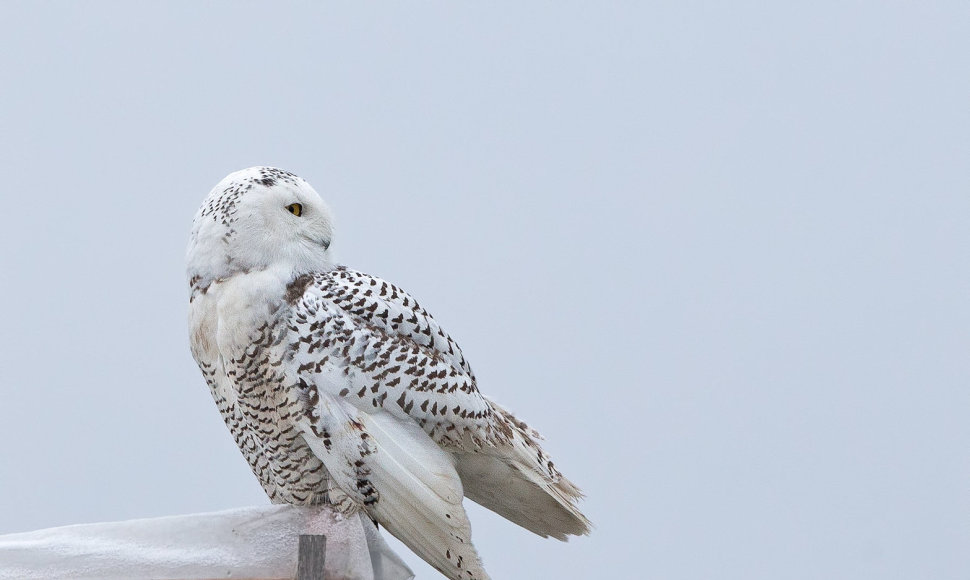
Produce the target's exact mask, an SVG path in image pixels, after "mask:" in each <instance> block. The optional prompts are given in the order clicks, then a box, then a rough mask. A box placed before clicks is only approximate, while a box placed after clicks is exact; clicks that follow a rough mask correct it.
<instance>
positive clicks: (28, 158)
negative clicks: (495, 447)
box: [0, 2, 970, 580]
mask: <svg viewBox="0 0 970 580" xmlns="http://www.w3.org/2000/svg"><path fill="white" fill-rule="evenodd" d="M0 21H2V22H4V33H3V35H2V38H0V73H2V80H0V83H2V85H0V86H2V90H0V169H2V175H3V180H2V185H0V195H2V201H3V204H2V207H3V208H4V219H3V223H4V225H3V227H2V228H0V264H2V267H3V271H4V272H5V274H4V276H3V284H2V286H0V298H2V301H0V303H2V304H4V305H5V310H4V317H3V326H2V331H0V440H2V441H4V442H5V443H4V444H3V445H2V446H0V533H5V532H14V531H23V530H30V529H35V528H41V527H48V526H55V525H62V524H70V523H82V522H93V521H106V520H120V519H126V518H133V517H148V516H159V515H166V514H178V513H191V512H197V511H207V510H216V509H222V508H227V507H232V506H241V505H251V504H260V503H264V502H266V500H265V498H264V496H263V494H262V491H261V490H260V488H259V486H258V485H257V483H256V480H255V478H254V477H253V476H252V474H251V473H250V472H249V469H248V467H247V466H246V464H245V462H244V461H243V459H242V457H241V455H240V454H239V452H238V451H237V450H236V448H235V445H234V443H233V442H232V440H231V439H230V437H229V434H228V431H227V429H226V428H225V426H224V425H223V424H222V422H221V420H220V418H219V415H218V413H217V411H216V408H215V405H214V404H213V402H212V400H211V398H210V396H209V394H208V391H207V389H206V387H205V385H204V383H203V381H202V378H201V376H200V374H199V372H198V370H197V369H196V367H195V365H194V363H193V362H192V360H191V357H190V355H189V351H188V340H187V336H186V334H187V332H186V322H185V314H186V307H187V290H186V283H185V280H184V274H183V255H184V248H185V244H186V241H187V235H188V230H189V226H190V222H191V219H192V215H193V213H194V212H195V210H196V208H197V207H198V205H199V204H200V203H201V201H202V199H203V198H204V197H205V195H206V193H207V192H208V190H209V189H210V188H211V187H212V186H213V185H214V184H215V183H216V182H217V181H218V180H219V179H221V178H222V177H223V176H224V175H225V174H227V173H229V172H230V171H233V170H236V169H240V168H243V167H247V166H250V165H256V164H271V165H276V166H279V167H283V168H286V169H289V170H291V171H294V172H296V173H298V174H300V175H302V176H304V177H306V178H307V179H308V180H309V181H310V182H311V183H312V184H313V185H314V186H315V188H316V189H317V190H318V191H319V192H320V193H321V195H322V196H323V197H324V198H325V199H327V200H328V202H329V203H330V204H331V206H332V207H333V208H334V211H335V213H336V216H337V220H338V221H337V227H338V230H337V237H336V238H335V242H334V247H335V248H336V249H337V251H338V253H339V256H340V258H341V260H342V261H343V262H344V263H346V264H348V265H351V266H353V267H355V268H358V269H362V270H365V271H368V272H371V273H374V274H378V275H380V276H383V277H385V278H387V279H389V280H391V281H394V282H395V283H397V284H399V285H401V286H403V287H405V288H407V289H408V290H409V291H411V292H412V293H413V294H415V295H416V296H417V297H418V298H419V300H421V302H422V304H423V305H424V306H426V307H427V308H428V309H429V310H431V311H432V312H433V313H434V314H435V316H436V318H438V320H439V321H440V322H441V323H442V324H443V325H444V326H445V328H447V329H448V330H449V332H450V333H451V334H452V335H453V336H455V337H456V338H457V339H458V340H459V342H460V343H461V344H462V346H463V348H464V350H465V352H466V354H467V355H468V356H469V358H470V360H471V362H472V365H473V366H474V368H475V370H476V373H477V374H478V376H479V379H480V386H481V389H482V390H483V391H484V392H486V393H488V394H490V395H491V396H493V397H494V398H495V399H496V400H498V401H500V402H502V403H503V404H505V405H506V406H508V407H509V408H511V409H513V410H514V411H516V412H517V413H519V414H520V415H521V416H522V417H523V418H525V419H526V420H528V421H529V422H530V423H532V424H534V425H535V426H536V427H538V428H539V429H540V430H541V431H542V432H543V433H544V434H545V435H546V437H547V438H548V449H549V451H550V452H552V454H553V456H554V457H555V458H556V463H557V465H558V466H560V467H561V468H562V469H563V470H564V471H565V472H566V473H567V474H568V475H569V477H570V478H572V479H573V480H574V481H575V482H577V483H578V484H579V485H580V486H582V487H583V488H584V489H585V490H586V491H587V493H588V495H589V498H588V500H587V501H586V503H585V504H584V505H585V510H586V511H587V512H588V514H589V516H590V518H591V519H592V520H593V521H594V523H595V524H596V529H595V531H594V533H593V535H592V536H590V537H589V538H581V539H578V540H573V541H572V542H570V543H568V544H560V543H557V542H554V541H548V540H542V539H540V538H538V537H535V536H533V535H531V534H530V533H528V532H525V531H523V530H521V529H518V528H516V527H515V526H514V525H513V524H510V523H508V522H505V521H504V520H502V519H501V518H499V517H498V516H495V515H492V514H490V513H487V512H485V511H484V510H482V509H479V508H477V507H474V506H473V507H471V508H469V509H470V512H471V517H472V524H473V528H474V538H475V543H476V545H477V546H478V548H479V550H480V551H481V553H482V556H483V558H484V560H485V563H486V567H487V569H488V570H489V571H490V573H491V574H492V575H493V576H494V577H495V578H565V579H587V578H646V579H656V580H706V579H714V578H716V579H738V580H742V579H744V580H751V579H766V580H768V579H771V580H774V579H777V578H786V579H794V580H798V579H820V580H821V579H825V580H829V579H837V578H846V579H859V578H880V579H894V578H900V579H903V578H905V579H911V578H912V579H916V578H932V579H934V580H945V579H951V578H952V579H958V578H959V579H965V578H967V577H968V574H970V550H968V549H967V548H968V546H970V487H968V484H970V455H968V452H970V421H968V411H970V356H968V347H970V307H968V297H970V263H968V262H970V259H968V248H970V227H968V226H970V223H968V222H970V163H968V160H970V57H968V55H970V34H968V30H970V6H968V4H967V3H966V2H949V3H947V2H933V3H913V2H911V3H903V2H854V3H845V2H813V3H804V4H803V5H802V6H793V5H791V4H790V3H785V4H784V6H782V5H780V4H779V5H776V4H771V3H767V4H766V3H763V2H731V3H698V2H669V3H664V4H651V5H647V4H646V3H619V2H617V3H582V4H581V3H576V2H565V3H564V2H555V3H553V2H542V3H539V2H537V3H531V4H528V5H523V3H511V2H508V3H488V4H487V5H483V4H480V3H476V4H457V3H446V2H431V3H408V4H403V3H396V4H370V5H368V7H367V8H362V7H358V5H357V4H354V3H341V4H339V5H338V4H331V5H328V6H326V7H319V6H315V5H311V3H306V2H304V3H296V2H294V3H273V4H270V3H264V4H257V3H254V2H248V3H217V2H212V3H204V4H199V3H196V2H181V3H175V2H171V3H163V4H161V3H160V4H158V5H146V4H145V3H137V5H136V3H120V2H118V3H66V2H65V3H61V4H54V3H27V2H18V3H14V2H7V3H3V4H2V5H0ZM395 546H396V547H397V549H398V550H399V552H400V553H401V554H402V555H404V557H405V558H406V559H407V561H408V563H409V564H410V565H411V566H412V567H413V569H414V570H415V571H416V572H417V573H418V576H419V578H437V577H438V576H436V573H435V572H433V571H432V570H431V569H430V568H429V567H428V566H426V565H424V564H423V563H422V562H421V561H420V560H419V559H418V558H417V557H415V556H413V555H412V554H410V552H408V551H407V549H406V548H404V547H403V546H401V545H400V544H395Z"/></svg>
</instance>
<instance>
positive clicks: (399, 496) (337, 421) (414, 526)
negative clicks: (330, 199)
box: [283, 271, 492, 580]
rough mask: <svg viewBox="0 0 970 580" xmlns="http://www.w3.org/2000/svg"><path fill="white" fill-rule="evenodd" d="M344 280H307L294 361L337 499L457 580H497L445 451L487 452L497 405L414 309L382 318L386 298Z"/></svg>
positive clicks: (290, 355) (292, 335)
mask: <svg viewBox="0 0 970 580" xmlns="http://www.w3.org/2000/svg"><path fill="white" fill-rule="evenodd" d="M341 273H342V272H341V271H337V272H331V273H326V274H317V275H315V276H313V277H309V278H305V279H302V280H300V279H298V280H297V281H296V282H295V283H294V285H293V286H292V292H291V293H290V294H289V299H290V313H289V315H288V318H287V322H286V324H287V325H288V328H287V338H286V339H284V340H285V341H286V343H285V347H286V353H287V354H286V356H285V357H284V359H283V360H284V364H285V365H287V367H288V369H289V371H288V373H287V374H288V375H291V376H295V377H297V378H296V383H297V384H298V387H297V388H298V389H299V391H300V397H299V398H300V399H301V400H302V401H303V412H302V416H301V417H300V419H298V421H297V426H298V428H299V429H300V431H301V432H302V435H303V438H304V439H305V440H306V441H307V443H308V444H309V446H310V448H311V450H312V451H313V453H314V455H316V456H317V457H318V458H319V459H320V460H321V461H322V462H323V463H324V465H325V466H326V468H327V471H328V472H329V475H330V485H331V496H332V497H333V498H337V499H338V500H339V498H341V496H345V497H347V498H349V499H350V500H351V502H352V504H355V505H356V506H360V507H362V508H363V509H364V510H366V511H367V513H368V514H369V515H371V517H373V518H374V519H376V520H377V521H378V522H379V523H381V524H382V525H383V526H384V527H386V528H387V529H388V531H390V532H391V533H392V534H393V535H394V536H396V537H397V538H398V539H400V540H401V541H402V542H404V543H405V544H406V545H407V546H408V547H409V548H411V549H412V550H414V552H415V553H417V554H418V555H420V556H421V557H422V558H424V559H425V560H426V561H427V562H428V563H429V564H431V565H432V566H434V567H435V568H436V569H438V570H439V571H441V572H442V573H443V574H445V575H446V576H448V577H450V578H455V579H457V578H462V579H464V580H473V579H486V578H488V576H487V574H486V573H485V571H484V569H483V568H482V565H481V561H480V559H479V557H478V554H477V552H476V551H475V548H474V547H473V546H472V543H471V526H470V524H469V522H468V518H467V515H466V514H465V510H464V508H463V507H462V497H463V495H464V490H463V488H462V482H461V479H460V478H459V475H458V473H457V471H456V468H455V460H454V457H453V455H452V453H450V452H449V451H448V450H446V449H445V448H443V447H449V448H465V447H466V446H467V447H468V448H469V449H471V448H474V447H475V446H479V447H481V446H485V445H487V439H488V428H487V425H488V416H489V415H490V414H491V412H492V411H491V409H490V407H489V405H488V402H487V401H485V400H484V398H482V396H481V394H479V393H478V390H477V388H475V386H474V379H473V378H471V376H470V374H469V373H470V369H469V370H468V371H466V370H465V368H467V363H464V365H463V359H462V358H461V354H460V351H457V346H454V347H452V348H451V351H450V352H449V351H448V350H445V351H443V352H442V351H439V350H438V349H437V348H436V347H435V345H447V344H448V340H449V339H447V338H443V337H442V336H441V335H438V334H436V333H435V331H434V330H432V331H431V334H430V335H429V334H427V333H426V332H424V329H428V328H429V327H428V326H426V325H423V322H422V320H421V319H420V315H419V313H418V312H417V311H412V312H410V313H409V314H405V310H404V309H406V308H407V306H404V305H403V299H401V300H400V301H399V302H398V303H394V302H389V303H386V304H388V306H386V307H385V308H384V309H383V310H380V311H378V310H377V309H374V308H370V306H369V305H370V304H373V303H376V302H374V300H376V298H374V291H373V290H372V294H371V295H368V296H366V298H367V300H364V301H363V302H361V299H360V298H362V297H364V293H365V291H366V290H365V289H364V288H363V287H362V286H355V285H353V283H352V282H351V283H349V284H350V285H349V287H348V286H344V285H343V284H341V283H340V282H346V280H342V279H341V278H340V274H341ZM335 278H336V279H337V280H336V281H335ZM301 286H302V287H301ZM353 289H356V291H355V290H353ZM366 289H371V288H370V285H369V282H368V283H367V288H366ZM387 292H388V294H387V295H388V296H390V295H391V293H392V291H391V289H390V288H388V290H387ZM355 295H359V296H360V297H357V296H355ZM399 298H403V297H401V296H400V295H399ZM395 307H396V308H397V309H395ZM381 313H384V315H383V316H382V315H381ZM402 316H403V318H401V317H402ZM385 319H386V323H385V322H384V320H385ZM395 320H397V322H395ZM409 321H411V322H409ZM414 321H417V322H414ZM390 325H397V328H398V329H400V330H404V329H411V330H413V329H417V328H420V329H421V330H418V331H417V334H415V335H414V336H411V335H409V334H404V333H402V334H398V333H395V332H394V331H393V330H390ZM434 328H435V329H437V327H436V326H435V327H434ZM436 336H437V342H435V339H434V337H436ZM443 348H445V349H447V347H443ZM446 406H447V408H446Z"/></svg>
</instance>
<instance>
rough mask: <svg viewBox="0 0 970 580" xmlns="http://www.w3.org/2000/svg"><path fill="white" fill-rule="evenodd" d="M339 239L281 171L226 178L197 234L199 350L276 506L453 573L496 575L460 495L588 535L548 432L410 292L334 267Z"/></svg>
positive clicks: (548, 531)
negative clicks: (331, 510) (327, 518)
mask: <svg viewBox="0 0 970 580" xmlns="http://www.w3.org/2000/svg"><path fill="white" fill-rule="evenodd" d="M332 238H333V218H332V216H331V212H330V209H329V208H328V207H327V205H326V204H324V202H323V201H322V200H321V199H320V196H319V195H317V193H316V191H314V190H313V188H312V187H310V185H309V184H308V183H307V182H306V181H305V180H303V179H302V178H300V177H297V176H296V175H293V174H292V173H289V172H287V171H283V170H280V169H275V168H270V167H253V168H250V169H244V170H242V171H238V172H236V173H232V174H230V175H229V176H227V177H226V178H225V179H223V180H222V181H221V182H220V183H219V184H218V185H216V186H215V188H214V189H213V190H212V191H211V192H210V193H209V196H208V198H206V200H205V202H203V204H202V207H201V208H199V211H198V213H196V215H195V220H194V221H193V225H192V234H191V240H190V242H189V247H188V255H187V266H188V267H187V271H188V272H187V273H188V278H189V286H190V291H191V297H190V300H189V302H190V305H189V335H190V339H191V346H192V355H193V356H194V357H195V360H196V362H197V363H198V365H199V368H200V369H201V370H202V374H203V376H204V377H205V380H206V382H207V383H208V385H209V388H210V389H211V391H212V396H213V398H214V399H215V401H216V405H217V406H218V408H219V412H220V413H222V416H223V418H224V419H225V422H226V425H227V426H228V427H229V430H230V431H231V432H232V435H233V437H234V438H235V440H236V443H237V444H238V445H239V448H240V450H241V451H242V453H243V455H244V456H245V457H246V460H247V461H248V462H249V465H250V466H251V467H252V469H253V472H254V473H255V474H256V477H257V478H259V482H260V483H261V484H262V486H263V489H264V490H265V491H266V493H267V495H269V497H270V499H271V500H272V501H273V502H275V503H289V504H299V505H313V504H331V505H333V506H335V508H336V509H338V510H340V511H341V512H343V513H347V514H349V513H354V512H357V511H360V510H363V511H364V512H365V513H366V514H367V515H369V516H370V517H371V518H372V519H373V520H375V521H376V522H378V523H379V524H381V525H383V526H384V527H385V528H387V530H388V531H390V532H391V533H392V534H393V535H394V536H396V537H397V538H398V539H400V540H401V541H402V542H404V543H405V544H406V545H407V546H408V547H409V548H411V549H412V550H414V551H415V552H416V553H417V554H418V555H419V556H421V557H422V558H423V559H424V560H426V561H427V562H428V563H429V564H431V565H432V566H434V567H435V568H436V569H438V570H439V571H441V572H442V573H443V574H444V575H446V576H448V577H449V578H453V579H459V578H461V579H463V580H473V579H478V580H482V579H486V578H488V576H487V574H486V573H485V571H484V569H483V568H482V564H481V560H480V559H479V557H478V553H477V552H476V550H475V548H474V546H472V543H471V526H470V524H469V522H468V517H467V515H466V514H465V509H464V507H463V506H462V498H463V497H468V498H469V499H471V500H472V501H475V502H477V503H479V504H481V505H483V506H485V507H486V508H488V509H490V510H492V511H494V512H496V513H498V514H499V515H501V516H503V517H505V518H506V519H508V520H510V521H512V522H514V523H516V524H518V525H520V526H522V527H524V528H526V529H528V530H530V531H532V532H535V533H536V534H538V535H540V536H542V537H549V536H551V537H553V538H556V539H559V540H565V539H566V537H567V536H568V535H580V534H587V533H589V527H590V524H589V521H588V520H587V519H586V517H585V516H584V515H583V514H582V513H581V512H580V511H579V509H578V508H577V505H576V504H577V502H578V500H579V498H580V497H581V493H580V491H579V489H577V488H576V486H574V485H573V484H572V483H570V481H569V480H568V479H566V478H565V477H563V476H562V474H561V473H559V471H558V470H557V469H556V468H555V466H554V465H553V463H552V461H551V460H550V458H549V456H548V455H547V454H546V453H545V452H544V451H543V450H542V448H541V447H540V446H539V443H538V440H539V434H538V433H537V432H536V431H534V430H532V429H530V428H529V427H528V426H527V425H526V424H525V423H523V422H522V421H520V420H518V419H516V418H515V417H514V416H513V415H512V414H511V413H509V412H508V411H506V410H505V409H503V408H502V407H501V406H499V405H498V404H496V403H495V402H494V401H492V400H491V399H489V398H488V397H486V396H484V395H482V394H481V393H480V392H479V390H478V385H477V383H476V380H475V375H474V373H472V369H471V366H470V365H469V364H468V361H466V360H465V356H464V355H463V354H462V352H461V349H460V348H458V345H457V344H456V343H455V341H454V340H453V339H452V338H451V337H450V336H449V335H448V334H447V333H446V332H445V331H444V330H443V329H442V328H441V327H440V326H439V325H438V323H437V322H436V321H435V319H434V318H432V317H431V315H430V314H429V313H428V312H427V311H426V310H425V309H423V308H421V306H419V305H418V303H417V302H416V301H415V299H414V298H412V297H411V295H409V294H408V293H407V292H405V291H404V290H402V289H400V288H398V287H397V286H395V285H393V284H391V283H390V282H386V281H384V280H382V279H380V278H377V277H375V276H370V275H368V274H363V273H361V272H357V271H354V270H351V269H349V268H346V267H344V266H339V265H335V264H334V262H333V259H332V257H331V251H330V242H331V239H332Z"/></svg>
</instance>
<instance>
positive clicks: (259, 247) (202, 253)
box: [186, 167, 333, 285]
mask: <svg viewBox="0 0 970 580" xmlns="http://www.w3.org/2000/svg"><path fill="white" fill-rule="evenodd" d="M332 237H333V215H332V213H331V212H330V208H329V207H327V205H326V204H325V203H324V202H323V200H322V199H320V196H319V195H318V194H317V192H316V191H314V189H313V188H312V187H311V186H310V184H309V183H307V182H306V180H304V179H303V178H301V177H297V176H296V175H294V174H292V173H290V172H288V171H283V170H282V169H276V168H274V167H250V168H249V169H243V170H241V171H236V172H235V173H230V174H229V175H227V176H226V177H225V178H224V179H223V180H222V181H220V182H219V183H218V184H217V185H216V186H215V187H214V188H213V189H212V191H211V192H209V196H208V197H207V198H206V199H205V201H204V202H203V203H202V207H200V208H199V211H198V212H196V214H195V219H194V220H193V222H192V234H191V237H190V239H189V247H188V252H187V257H186V261H187V265H188V268H187V273H188V277H189V280H190V283H191V284H193V285H195V284H197V283H202V284H204V285H207V284H208V283H211V282H212V281H213V280H217V279H220V278H226V277H229V276H232V275H234V274H238V273H241V272H251V271H257V270H266V269H269V268H274V269H281V270H285V271H287V272H292V273H293V274H294V275H299V274H302V273H306V272H313V271H323V270H328V269H330V268H332V267H333V260H332V257H331V253H330V241H331V239H332Z"/></svg>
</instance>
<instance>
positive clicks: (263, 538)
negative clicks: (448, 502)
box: [0, 505, 414, 580]
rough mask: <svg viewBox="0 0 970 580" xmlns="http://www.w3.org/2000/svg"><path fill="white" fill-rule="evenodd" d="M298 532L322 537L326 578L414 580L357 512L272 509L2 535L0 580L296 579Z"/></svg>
mask: <svg viewBox="0 0 970 580" xmlns="http://www.w3.org/2000/svg"><path fill="white" fill-rule="evenodd" d="M306 533H310V534H323V535H325V536H326V537H327V554H326V573H327V575H326V577H327V579H328V580H331V579H332V580H337V579H346V580H407V579H408V578H413V576H414V575H413V573H412V572H411V570H409V569H408V567H407V566H406V565H405V564H404V562H403V561H402V560H401V559H400V558H399V557H398V556H397V555H396V554H395V553H394V552H392V551H391V549H390V548H389V547H388V546H387V544H385V543H384V540H383V538H381V536H380V533H379V532H378V531H377V529H376V528H375V527H374V524H373V523H372V522H371V521H370V520H369V519H367V518H366V517H364V516H362V515H355V516H351V517H349V518H344V517H342V516H340V515H339V514H336V513H334V512H332V511H330V510H329V509H321V508H309V507H298V506H282V505H270V506H259V507H246V508H238V509H232V510H227V511H222V512H213V513H204V514H190V515H182V516H169V517H163V518H153V519H141V520H128V521H123V522H110V523H100V524H82V525H74V526H65V527H61V528H50V529H46V530H37V531H33V532H26V533H20V534H9V535H5V536H0V580H7V579H10V580H14V579H16V580H28V579H35V578H77V579H94V578H97V579H101V580H104V579H109V578H119V579H121V578H125V579H138V578H158V579H173V578H178V579H202V578H206V579H214V578H233V579H255V578H260V579H282V578H294V577H295V576H296V559H297V546H298V542H299V540H298V538H299V535H300V534H306Z"/></svg>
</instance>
